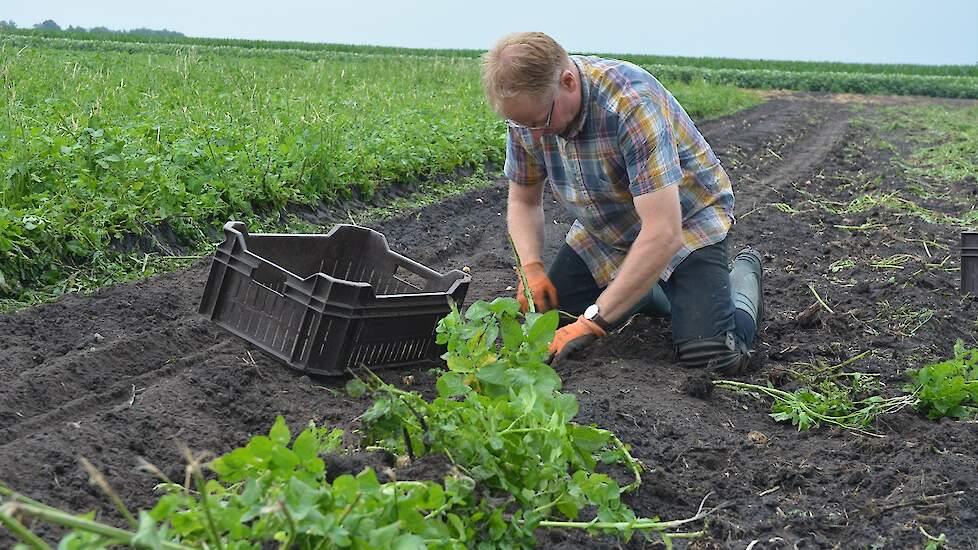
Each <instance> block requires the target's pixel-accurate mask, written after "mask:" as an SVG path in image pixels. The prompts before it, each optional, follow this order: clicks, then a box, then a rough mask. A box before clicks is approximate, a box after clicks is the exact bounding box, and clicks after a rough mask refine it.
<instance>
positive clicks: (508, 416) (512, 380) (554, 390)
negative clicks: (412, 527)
mask: <svg viewBox="0 0 978 550" xmlns="http://www.w3.org/2000/svg"><path fill="white" fill-rule="evenodd" d="M520 316H521V314H520V311H519V303H518V302H517V301H516V300H514V299H511V298H499V299H496V300H494V301H493V302H491V303H486V302H476V303H475V304H473V305H472V306H471V307H470V308H469V309H468V310H467V311H466V312H465V314H464V315H463V314H462V313H461V312H460V311H459V310H458V309H457V308H454V307H453V309H452V312H451V313H450V314H449V315H448V316H447V317H446V318H445V319H443V320H442V321H441V323H440V324H439V325H438V329H437V331H438V341H439V343H442V344H445V345H446V346H447V349H448V351H447V353H446V354H445V355H444V358H445V360H446V363H447V366H448V370H447V371H445V372H443V373H442V374H441V375H440V377H439V378H438V381H437V390H438V397H437V398H435V399H434V400H432V401H427V400H425V399H424V398H423V397H422V396H420V395H419V394H417V393H414V392H406V391H403V390H400V389H397V388H394V387H392V386H391V385H389V384H386V383H384V382H383V381H381V380H380V379H379V378H377V377H376V376H373V375H372V374H369V373H368V375H367V376H365V377H364V378H358V379H357V380H354V381H351V384H350V385H349V389H351V390H352V391H353V392H354V393H355V394H356V393H360V392H363V391H371V392H372V393H373V395H374V396H375V402H374V404H373V406H372V407H371V408H370V409H369V410H368V411H367V412H366V413H365V414H364V415H363V417H362V419H363V421H364V422H365V424H366V426H367V436H368V438H369V443H373V444H378V445H381V446H383V447H385V448H387V449H389V450H391V451H393V452H395V453H399V454H407V455H410V456H413V457H420V456H423V455H426V454H432V453H439V454H443V455H445V456H447V457H448V459H449V460H450V461H451V462H452V463H453V464H455V465H456V466H457V467H458V468H459V470H460V471H462V472H464V473H465V475H467V476H470V477H471V478H472V479H474V480H475V482H476V491H475V494H476V496H477V498H478V500H479V502H478V504H477V506H478V507H479V510H480V512H477V515H479V514H482V515H483V516H484V522H485V525H486V526H487V527H488V529H487V530H486V531H485V534H486V536H487V540H489V541H492V542H493V543H494V544H497V545H499V546H512V545H519V546H523V545H528V544H531V543H532V541H533V531H534V530H535V529H536V528H539V527H564V528H572V527H573V528H585V529H592V530H603V531H608V532H614V533H617V534H621V535H624V536H625V537H626V538H627V537H629V536H630V535H631V534H632V532H634V531H644V532H646V533H657V534H658V535H659V536H660V537H661V538H662V539H663V540H664V541H666V542H667V543H668V542H669V541H670V540H671V539H672V538H675V537H690V536H697V535H698V534H699V533H670V532H668V530H669V529H672V528H675V527H678V526H680V525H683V524H685V523H688V522H691V521H696V520H699V519H701V518H702V517H704V515H705V514H704V512H703V510H702V508H701V509H700V510H699V511H698V512H697V514H696V515H695V516H694V517H692V518H690V519H688V520H679V521H677V522H660V521H658V519H657V518H654V519H641V518H636V517H635V514H634V512H633V511H632V510H631V509H630V508H629V507H628V506H626V505H625V504H624V503H622V501H621V495H622V494H623V493H625V492H627V491H630V490H633V489H635V488H636V487H638V485H639V484H640V483H641V475H640V472H641V464H640V463H639V462H638V461H637V460H635V459H634V458H633V457H632V456H631V455H630V454H629V452H628V448H627V447H626V446H625V445H624V444H623V443H622V442H621V441H620V440H619V439H618V438H617V437H616V436H615V435H614V434H613V433H611V432H609V431H607V430H602V429H599V428H596V427H592V426H585V425H581V424H577V423H575V422H573V418H574V416H575V415H576V414H577V412H578V404H577V400H576V398H575V397H574V396H573V395H571V394H565V393H561V392H560V387H561V380H560V377H559V376H558V375H557V374H556V372H555V371H554V370H553V369H552V368H551V367H550V366H549V365H547V364H546V363H545V361H546V359H547V357H548V351H547V344H548V343H549V342H550V340H551V339H552V338H553V334H554V330H555V329H556V327H557V312H556V311H550V312H548V313H545V314H540V313H534V312H530V313H527V314H525V316H524V319H525V322H523V323H521V322H520V321H519V319H520ZM598 463H604V464H607V465H618V466H619V467H623V468H624V469H625V471H627V472H630V474H631V476H632V478H633V480H632V481H631V482H629V483H628V484H627V485H625V486H624V487H622V486H620V485H619V483H618V482H617V481H616V480H615V479H614V478H612V477H611V476H609V475H607V474H605V473H598V472H596V471H595V470H596V467H597V465H598ZM585 510H588V511H589V512H588V513H589V514H590V515H593V518H590V519H588V520H587V521H578V518H579V516H581V515H582V513H584V511H585ZM592 510H593V512H591V511H592Z"/></svg>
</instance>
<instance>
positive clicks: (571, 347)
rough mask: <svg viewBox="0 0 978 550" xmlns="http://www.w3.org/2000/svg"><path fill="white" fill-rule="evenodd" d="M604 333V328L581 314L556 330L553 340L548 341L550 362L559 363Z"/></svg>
mask: <svg viewBox="0 0 978 550" xmlns="http://www.w3.org/2000/svg"><path fill="white" fill-rule="evenodd" d="M604 335H605V331H604V329H602V328H601V327H599V326H598V325H597V324H595V323H594V322H593V321H589V320H587V319H585V318H584V316H583V315H582V316H580V317H578V318H577V320H576V321H574V322H573V323H571V324H569V325H567V326H566V327H563V328H561V329H558V330H557V334H555V335H554V340H553V342H550V363H559V362H560V361H561V360H562V359H564V358H565V357H567V356H568V355H571V354H572V353H575V352H577V351H578V350H580V349H582V348H584V347H586V346H588V345H590V344H591V342H594V341H595V340H597V339H598V338H601V337H602V336H604Z"/></svg>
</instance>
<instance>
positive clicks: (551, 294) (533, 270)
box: [516, 262, 559, 313]
mask: <svg viewBox="0 0 978 550" xmlns="http://www.w3.org/2000/svg"><path fill="white" fill-rule="evenodd" d="M523 271H524V272H525V273H526V282H527V284H529V285H530V292H531V293H533V305H534V306H536V309H537V312H538V313H544V312H547V311H549V310H551V309H556V308H557V307H558V306H559V304H557V287H555V286H554V284H553V282H552V281H551V280H550V277H548V276H547V271H546V270H545V269H544V268H543V262H530V263H528V264H526V265H524V266H523ZM517 278H518V279H519V283H518V284H517V285H516V299H517V300H519V302H520V311H522V312H523V313H526V312H527V311H529V310H530V303H529V302H528V301H527V300H526V294H525V293H524V292H523V278H522V277H519V276H517Z"/></svg>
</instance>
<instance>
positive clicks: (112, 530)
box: [8, 501, 199, 550]
mask: <svg viewBox="0 0 978 550" xmlns="http://www.w3.org/2000/svg"><path fill="white" fill-rule="evenodd" d="M13 505H14V506H16V510H17V511H19V512H23V513H25V514H27V515H30V516H34V517H37V518H40V519H43V520H45V521H49V522H51V523H56V524H58V525H63V526H65V527H70V528H72V529H78V530H80V531H86V532H88V533H95V534H96V535H102V536H104V537H108V538H110V539H112V540H114V541H116V542H118V543H119V544H126V545H129V546H135V547H137V548H140V547H142V546H136V545H134V543H133V538H135V536H136V534H135V533H133V532H131V531H126V530H125V529H119V528H117V527H112V526H110V525H105V524H104V523H99V522H97V521H92V520H89V519H85V518H82V517H78V516H73V515H71V514H67V513H65V512H61V511H59V510H55V509H54V508H51V507H49V506H45V505H41V506H38V505H35V504H28V503H26V502H22V501H17V502H16V503H15V504H13ZM8 506H9V504H8ZM160 547H161V548H164V549H165V550H199V549H198V548H194V547H192V546H184V545H182V544H177V543H175V542H161V543H160Z"/></svg>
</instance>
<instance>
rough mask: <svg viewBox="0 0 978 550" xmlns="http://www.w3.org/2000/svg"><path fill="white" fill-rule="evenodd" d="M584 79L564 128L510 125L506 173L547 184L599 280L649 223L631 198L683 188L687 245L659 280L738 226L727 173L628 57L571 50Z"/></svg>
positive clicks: (672, 102) (603, 282)
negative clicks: (535, 130) (556, 131)
mask: <svg viewBox="0 0 978 550" xmlns="http://www.w3.org/2000/svg"><path fill="white" fill-rule="evenodd" d="M571 59H572V60H573V61H574V63H575V64H576V65H577V68H578V70H579V72H580V75H581V111H580V114H579V115H578V117H577V118H576V119H575V120H574V121H572V122H571V123H570V125H569V126H568V128H567V129H566V130H565V132H564V134H561V135H552V134H551V135H544V136H542V137H541V138H540V140H537V141H534V140H533V138H532V137H531V135H530V132H529V131H528V130H515V129H510V130H509V135H508V137H507V140H506V165H505V168H504V173H505V174H506V176H507V177H508V178H509V179H510V180H512V181H513V182H515V183H517V184H520V185H535V184H538V183H540V182H542V181H543V180H544V179H549V180H550V186H551V189H552V190H553V193H554V195H555V196H556V197H557V198H558V199H559V200H560V201H561V203H562V204H563V205H564V207H565V208H567V210H568V211H569V212H570V213H571V214H573V215H574V216H575V217H576V218H577V220H576V221H575V222H574V225H573V226H572V227H571V229H570V231H569V232H568V233H567V244H569V245H570V246H571V247H572V248H573V249H574V251H575V252H577V254H578V255H579V256H580V257H581V259H582V260H584V262H585V263H586V264H587V266H588V268H589V269H590V271H591V275H592V276H593V277H594V280H595V282H596V283H597V284H598V286H607V285H608V283H610V282H611V280H612V279H614V278H615V276H616V275H617V273H618V269H619V268H620V267H621V264H622V262H623V261H624V259H625V254H626V253H627V252H628V249H629V248H630V247H631V245H632V243H633V242H634V241H635V238H636V237H637V236H638V232H639V230H640V229H641V227H642V220H641V218H639V216H638V213H637V212H636V210H635V203H634V201H633V199H634V197H636V196H638V195H642V194H645V193H651V192H653V191H657V190H659V189H662V188H665V187H668V186H670V185H673V184H675V185H679V201H680V204H681V207H682V218H683V222H682V224H683V242H684V244H683V247H682V248H681V249H680V250H679V252H677V253H676V255H675V256H673V258H672V259H671V260H670V262H669V264H668V265H667V266H666V269H665V270H664V271H663V273H662V275H661V278H662V280H667V279H668V278H669V276H670V275H671V274H672V272H673V270H675V269H676V267H677V266H678V265H679V263H680V262H682V261H683V259H685V258H686V256H688V255H689V254H690V253H691V252H693V251H694V250H697V249H699V248H702V247H704V246H707V245H710V244H713V243H716V242H719V241H721V240H723V239H724V237H726V235H727V231H728V230H729V229H730V227H731V225H733V223H734V216H733V212H734V196H733V190H732V189H731V186H730V179H729V178H728V177H727V173H726V171H724V169H723V167H722V166H720V161H719V160H717V157H716V155H714V154H713V150H712V149H711V148H710V146H709V144H707V143H706V140H705V139H703V135H702V134H700V132H699V130H697V129H696V127H695V126H694V125H693V121H692V120H690V118H689V115H687V114H686V111H684V110H683V108H682V107H681V106H680V105H679V103H677V102H676V98H674V97H673V96H672V94H671V93H669V91H668V90H666V89H665V88H664V87H663V86H662V84H660V83H659V81H658V80H656V79H655V77H653V76H652V75H650V74H649V73H648V72H646V71H645V70H644V69H642V68H640V67H638V66H636V65H633V64H631V63H627V62H624V61H616V60H613V59H601V58H597V57H586V56H576V55H575V56H571Z"/></svg>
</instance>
